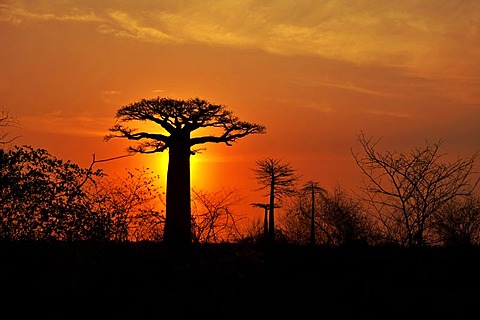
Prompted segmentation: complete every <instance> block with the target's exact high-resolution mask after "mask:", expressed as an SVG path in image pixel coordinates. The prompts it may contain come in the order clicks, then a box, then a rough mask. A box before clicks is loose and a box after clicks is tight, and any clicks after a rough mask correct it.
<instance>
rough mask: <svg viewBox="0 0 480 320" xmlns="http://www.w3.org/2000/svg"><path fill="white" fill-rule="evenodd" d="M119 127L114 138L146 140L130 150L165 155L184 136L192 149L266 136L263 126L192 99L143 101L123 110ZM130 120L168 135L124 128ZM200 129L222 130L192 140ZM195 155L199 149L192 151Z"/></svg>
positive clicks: (119, 112)
mask: <svg viewBox="0 0 480 320" xmlns="http://www.w3.org/2000/svg"><path fill="white" fill-rule="evenodd" d="M116 118H117V124H116V125H115V126H113V127H112V128H110V129H109V130H110V132H112V133H111V134H110V135H107V137H106V139H107V140H108V139H110V138H113V137H120V138H127V139H129V140H145V141H143V142H142V143H140V144H138V145H137V146H131V147H129V150H130V151H133V152H139V153H154V152H162V151H164V150H166V149H167V148H169V147H171V145H172V143H175V142H176V140H177V139H178V138H180V136H185V135H188V140H189V142H188V145H189V147H192V146H194V145H197V144H203V143H207V142H213V143H225V144H226V145H228V146H231V145H232V142H235V141H236V140H238V139H239V138H242V137H244V136H247V135H249V134H255V133H265V130H266V128H265V127H264V126H263V125H259V124H255V123H250V122H245V121H240V120H239V119H238V117H236V116H234V114H233V112H232V111H230V110H227V109H226V107H225V106H223V105H220V104H212V103H210V102H208V101H206V100H202V99H199V98H192V99H188V100H176V99H171V98H161V97H157V98H154V99H148V100H147V99H142V100H140V101H138V102H135V103H132V104H129V105H127V106H124V107H122V108H120V109H119V110H118V111H117V114H116ZM128 121H150V122H154V123H156V124H158V125H159V126H161V127H162V128H163V129H164V130H165V131H166V132H167V133H166V134H165V133H150V132H142V131H138V129H131V128H129V127H126V126H124V125H122V123H123V122H128ZM199 128H216V129H219V131H220V134H218V135H213V134H212V135H205V136H197V137H190V133H191V132H193V131H195V130H197V129H199ZM190 151H191V152H192V154H194V153H196V151H197V150H190Z"/></svg>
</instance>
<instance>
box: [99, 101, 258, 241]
mask: <svg viewBox="0 0 480 320" xmlns="http://www.w3.org/2000/svg"><path fill="white" fill-rule="evenodd" d="M116 118H117V124H116V125H114V126H113V127H112V128H110V129H109V130H110V132H111V134H109V135H107V136H106V140H109V139H111V138H126V139H128V140H136V141H140V140H141V141H143V142H141V143H139V144H138V145H137V146H131V147H129V150H130V151H131V152H134V153H155V152H163V151H165V150H167V149H168V150H169V158H168V169H167V190H166V220H165V232H164V241H165V242H166V243H169V244H173V245H180V246H184V245H188V244H190V243H191V240H192V233H191V207H190V206H191V203H190V200H191V194H190V156H191V155H193V154H195V153H197V152H198V151H199V150H198V149H193V147H194V146H196V145H201V144H205V143H209V142H211V143H225V144H226V145H227V146H231V145H232V143H233V142H236V141H237V140H238V139H240V138H242V137H245V136H247V135H250V134H261V133H265V130H266V129H265V127H264V126H262V125H259V124H254V123H249V122H245V121H240V120H239V119H238V118H237V117H236V116H234V115H233V113H232V112H231V111H229V110H227V109H226V108H225V106H223V105H219V104H212V103H210V102H208V101H206V100H201V99H198V98H194V99H189V100H175V99H170V98H160V97H158V98H154V99H148V100H147V99H143V100H140V101H138V102H135V103H132V104H129V105H127V106H124V107H121V108H120V109H119V110H118V111H117V113H116ZM130 121H140V122H149V123H152V124H155V125H158V126H159V127H160V128H161V131H158V132H155V133H153V132H146V131H139V130H138V129H132V128H129V127H126V126H124V125H123V123H125V122H130ZM199 129H208V131H205V130H199ZM195 131H197V132H198V133H199V135H198V136H192V133H193V132H195ZM201 133H203V135H202V134H201Z"/></svg>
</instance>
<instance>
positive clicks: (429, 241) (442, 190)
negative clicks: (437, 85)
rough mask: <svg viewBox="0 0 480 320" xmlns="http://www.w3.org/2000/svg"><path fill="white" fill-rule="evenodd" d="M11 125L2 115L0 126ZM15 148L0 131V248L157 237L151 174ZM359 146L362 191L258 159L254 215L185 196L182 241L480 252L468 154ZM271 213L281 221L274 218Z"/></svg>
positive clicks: (430, 146) (429, 147)
mask: <svg viewBox="0 0 480 320" xmlns="http://www.w3.org/2000/svg"><path fill="white" fill-rule="evenodd" d="M195 101H196V100H195ZM12 124H14V121H13V119H12V118H11V117H10V115H9V114H8V113H5V112H1V113H0V129H1V127H8V126H11V125H12ZM14 140H15V138H10V139H9V137H8V136H7V133H6V132H5V131H0V146H2V147H3V148H0V240H4V241H17V240H25V241H36V240H47V241H50V240H52V241H82V240H94V241H115V242H128V241H131V242H138V241H153V242H162V241H164V240H165V239H164V230H165V225H166V223H165V222H166V214H165V213H166V201H165V199H166V195H165V193H164V192H163V191H162V190H161V188H160V187H159V185H160V184H159V183H157V181H156V180H157V179H158V178H159V177H158V176H156V175H154V173H153V171H152V170H150V169H148V168H146V169H135V170H133V171H126V172H125V175H118V176H113V177H112V176H108V175H107V174H105V172H103V171H102V170H99V169H95V164H96V160H95V158H93V159H92V163H91V165H90V166H89V167H88V168H82V167H80V166H78V165H77V164H75V163H72V162H70V161H63V160H61V159H58V158H56V157H55V156H53V155H51V154H50V153H49V152H48V151H47V150H44V149H35V148H33V147H31V146H28V145H24V146H18V145H13V141H14ZM357 142H358V143H359V145H360V146H361V148H360V150H361V151H360V152H354V151H353V149H352V156H353V158H354V159H355V161H356V163H357V165H358V167H359V169H360V170H361V172H362V173H363V174H364V177H365V178H366V179H365V185H364V188H363V190H361V191H362V193H361V194H358V195H357V194H350V193H348V192H346V191H345V190H343V189H342V188H341V187H337V188H336V189H335V190H333V191H327V190H325V189H324V188H322V187H321V183H319V182H318V181H314V180H311V181H308V182H307V183H305V184H303V185H299V184H298V183H299V181H300V179H299V176H298V175H297V174H296V171H295V170H294V168H293V167H292V166H291V165H290V164H288V163H285V162H283V161H282V160H281V159H273V158H269V157H267V158H264V159H261V160H258V161H256V163H255V168H253V169H254V170H253V172H254V174H255V178H256V180H257V182H258V183H259V185H260V188H259V189H260V190H265V196H267V197H268V199H269V200H268V201H267V202H266V203H254V204H252V206H253V207H258V208H261V209H263V210H264V212H265V215H264V218H263V219H258V220H250V219H248V217H247V216H246V215H245V214H239V213H238V212H235V206H236V205H237V204H239V203H240V201H241V199H242V198H241V195H239V194H237V192H236V191H235V190H225V189H221V190H219V191H217V192H204V191H201V190H191V201H190V202H191V205H190V207H191V214H190V212H189V215H190V217H191V218H190V223H189V224H190V225H191V241H192V242H194V243H239V242H260V241H270V242H272V241H273V242H285V243H292V244H310V245H327V246H346V245H347V246H348V245H365V246H373V245H398V246H403V247H414V246H470V245H478V244H480V197H479V195H478V188H477V186H478V182H479V178H478V173H477V172H476V171H475V167H476V157H477V154H474V155H473V156H472V157H469V158H456V159H454V160H453V161H450V162H448V161H445V155H444V154H442V153H441V152H440V149H441V145H442V141H438V142H436V143H426V144H425V146H423V147H417V148H415V149H413V150H411V151H410V152H409V153H400V152H394V151H380V150H379V149H380V148H379V142H380V139H378V140H373V139H372V138H368V137H366V136H365V135H364V134H363V133H361V134H359V135H358V136H357ZM253 188H255V186H252V189H253ZM278 207H282V211H283V213H284V214H283V215H282V216H280V217H275V214H274V212H275V208H278ZM174 209H175V208H174ZM275 220H276V221H275Z"/></svg>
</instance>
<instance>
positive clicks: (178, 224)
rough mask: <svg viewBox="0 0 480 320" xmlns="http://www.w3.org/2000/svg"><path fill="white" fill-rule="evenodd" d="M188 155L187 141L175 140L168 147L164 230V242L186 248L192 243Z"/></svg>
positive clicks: (189, 153) (188, 146)
mask: <svg viewBox="0 0 480 320" xmlns="http://www.w3.org/2000/svg"><path fill="white" fill-rule="evenodd" d="M187 138H189V137H187ZM190 155H191V152H190V145H189V140H188V139H177V140H176V141H175V143H172V145H170V149H169V155H168V170H167V188H166V189H167V192H166V213H165V215H166V217H165V229H164V231H165V232H164V241H165V243H167V244H169V245H175V246H188V245H189V244H191V241H192V230H191V210H190V209H191V208H190Z"/></svg>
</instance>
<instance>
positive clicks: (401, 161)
mask: <svg viewBox="0 0 480 320" xmlns="http://www.w3.org/2000/svg"><path fill="white" fill-rule="evenodd" d="M357 141H358V142H359V143H360V145H361V146H362V148H363V155H362V154H360V153H353V150H352V154H353V156H354V158H355V161H356V163H357V165H358V167H359V168H360V169H361V171H362V173H363V174H364V176H365V177H366V181H365V187H364V191H365V194H366V201H367V202H368V203H369V204H371V206H372V208H373V209H374V210H375V217H376V218H377V219H378V221H379V222H380V224H381V225H382V227H383V231H384V236H385V237H386V239H387V240H388V241H394V242H396V243H398V244H400V245H405V246H418V245H420V246H421V245H428V244H429V242H430V241H431V239H432V238H433V234H432V232H433V231H434V230H433V228H432V227H433V224H432V223H433V221H434V217H435V214H436V213H438V212H439V211H440V210H442V208H443V207H444V206H445V205H447V204H448V203H449V202H450V201H453V200H455V199H456V198H458V197H462V196H469V195H471V194H472V191H473V190H474V188H475V186H476V185H477V184H478V179H472V173H473V172H474V165H475V159H476V157H477V154H474V155H473V156H472V157H470V158H465V159H462V158H457V159H456V160H455V161H453V162H448V163H447V162H440V161H441V160H442V157H443V156H444V154H440V153H439V149H440V147H441V145H442V141H441V140H440V141H438V142H436V143H433V144H430V143H427V144H426V145H425V147H423V148H420V147H417V148H415V149H413V150H412V151H411V152H410V153H409V154H404V153H398V152H391V151H385V152H383V153H380V152H377V150H376V149H377V147H378V142H379V141H380V139H378V140H376V141H372V138H368V139H367V138H366V137H365V135H364V134H363V133H361V134H359V135H358V136H357Z"/></svg>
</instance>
